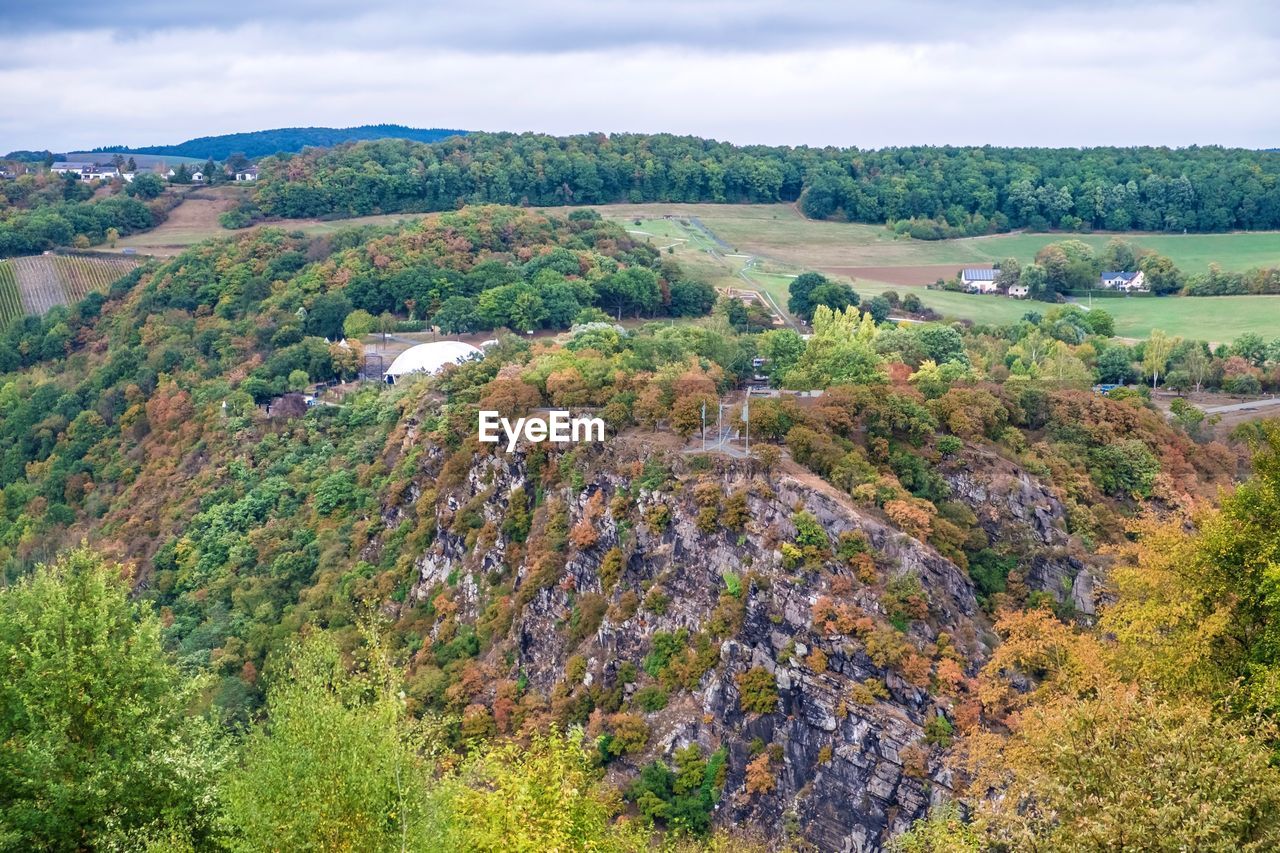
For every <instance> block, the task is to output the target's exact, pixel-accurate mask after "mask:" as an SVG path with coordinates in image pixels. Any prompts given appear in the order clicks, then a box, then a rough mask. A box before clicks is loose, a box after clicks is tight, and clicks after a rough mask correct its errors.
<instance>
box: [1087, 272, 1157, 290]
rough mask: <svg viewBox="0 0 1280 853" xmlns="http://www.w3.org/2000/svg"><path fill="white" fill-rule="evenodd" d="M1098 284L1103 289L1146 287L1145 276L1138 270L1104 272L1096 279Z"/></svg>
mask: <svg viewBox="0 0 1280 853" xmlns="http://www.w3.org/2000/svg"><path fill="white" fill-rule="evenodd" d="M1098 285H1099V286H1100V287H1102V288H1103V289H1105V290H1123V291H1126V292H1132V291H1141V290H1146V289H1147V281H1146V276H1144V275H1143V274H1142V272H1141V271H1139V272H1116V271H1110V272H1104V273H1103V274H1102V277H1101V278H1099V279H1098Z"/></svg>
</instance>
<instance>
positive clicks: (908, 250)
mask: <svg viewBox="0 0 1280 853" xmlns="http://www.w3.org/2000/svg"><path fill="white" fill-rule="evenodd" d="M597 209H598V210H599V211H600V212H601V214H602V215H604V216H607V217H608V218H610V219H614V220H616V221H618V222H622V223H624V224H626V223H632V222H634V220H635V219H637V218H639V219H641V220H643V221H644V222H645V226H644V230H648V225H649V224H650V223H652V222H655V221H663V220H661V217H662V216H664V215H666V214H675V215H677V216H680V217H682V218H689V217H697V218H698V219H699V220H700V221H701V222H702V223H703V224H704V225H706V226H707V227H708V228H710V229H711V230H712V231H713V232H714V233H715V234H716V236H718V237H720V238H721V239H722V240H724V241H725V242H727V243H729V244H730V245H732V246H734V247H735V248H737V249H738V250H739V251H743V252H749V253H751V254H755V255H763V256H766V257H769V258H773V259H776V260H779V261H785V262H787V263H791V264H796V265H799V266H805V267H810V268H816V269H827V268H833V267H835V268H838V267H878V266H904V267H908V266H925V265H932V264H955V265H956V266H957V267H959V266H962V265H964V264H990V263H992V262H994V261H999V260H1002V259H1004V258H1009V257H1013V258H1018V259H1019V260H1021V261H1024V262H1025V261H1030V260H1031V259H1032V258H1034V257H1035V254H1036V252H1037V251H1039V250H1040V248H1041V247H1043V246H1044V245H1045V244H1046V243H1052V242H1055V241H1058V240H1065V239H1079V240H1083V241H1084V242H1086V243H1088V244H1090V245H1091V246H1094V247H1095V248H1097V249H1101V248H1102V247H1103V246H1105V245H1106V244H1107V242H1108V241H1109V240H1111V239H1112V238H1113V237H1115V236H1122V237H1124V239H1126V240H1129V241H1131V242H1133V243H1135V244H1137V245H1138V246H1142V247H1145V248H1149V249H1152V250H1154V251H1156V252H1159V253H1160V254H1163V255H1168V256H1169V257H1170V258H1171V259H1172V260H1173V262H1174V263H1175V264H1177V265H1178V266H1179V267H1181V268H1182V269H1183V270H1184V271H1186V272H1189V273H1195V272H1204V271H1206V270H1207V269H1208V268H1209V264H1211V263H1217V264H1219V265H1221V266H1222V268H1223V269H1226V270H1244V269H1249V268H1252V267H1259V266H1277V265H1280V232H1275V231H1265V232H1251V233H1233V234H1149V233H1127V234H1122V235H1113V234H1084V235H1079V234H1063V233H1059V234H1001V235H996V236H992V237H973V238H966V239H962V240H912V239H910V238H905V237H895V236H894V235H893V233H892V232H891V231H889V230H888V229H886V228H884V227H883V226H879V225H857V224H853V223H845V222H815V221H813V220H810V219H804V218H803V217H801V216H800V215H799V214H798V213H797V212H796V211H795V210H794V208H792V207H791V206H790V205H785V204H765V205H735V204H636V205H605V206H602V207H599V208H597ZM628 227H631V228H638V227H641V226H635V225H631V224H628Z"/></svg>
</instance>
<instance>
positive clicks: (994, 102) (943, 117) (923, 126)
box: [0, 0, 1280, 150]
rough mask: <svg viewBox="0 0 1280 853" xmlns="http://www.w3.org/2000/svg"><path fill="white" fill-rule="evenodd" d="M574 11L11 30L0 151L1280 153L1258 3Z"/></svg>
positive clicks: (1277, 63) (1268, 14) (577, 4)
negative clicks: (584, 135) (294, 144)
mask: <svg viewBox="0 0 1280 853" xmlns="http://www.w3.org/2000/svg"><path fill="white" fill-rule="evenodd" d="M582 2H583V0H568V2H567V3H561V4H559V6H558V8H560V9H562V10H564V9H567V10H568V13H567V14H569V17H568V18H565V19H543V18H541V17H539V16H537V15H533V16H531V15H530V14H528V12H527V9H528V7H525V6H520V7H512V9H511V10H510V16H509V19H506V20H505V22H504V21H494V20H493V19H489V20H481V19H480V18H479V16H478V15H476V14H474V12H473V13H472V14H470V15H464V14H461V13H459V12H457V11H452V12H450V11H447V10H448V9H453V10H457V9H459V8H466V9H470V10H475V9H483V8H488V7H492V6H493V5H494V4H493V3H492V2H490V0H481V2H478V3H475V4H471V5H469V6H466V7H459V6H458V5H457V4H451V5H449V6H447V7H438V8H436V9H435V10H434V11H431V10H428V11H426V12H423V13H421V14H420V15H417V16H415V15H414V14H413V13H412V12H401V13H400V14H399V15H387V14H382V13H377V12H375V13H365V14H361V15H359V16H358V17H354V18H344V17H341V16H339V15H337V14H336V13H335V12H334V11H332V10H330V11H329V12H327V13H325V14H317V15H312V16H308V15H306V14H305V13H301V12H297V13H296V14H293V15H292V16H290V15H285V14H284V13H285V12H296V10H289V9H287V8H284V7H280V6H279V4H277V5H276V6H275V7H272V9H271V10H268V11H273V10H274V11H273V14H267V13H263V14H260V15H259V16H258V17H257V18H255V19H254V20H251V21H248V22H245V23H241V24H237V25H235V26H234V27H230V28H228V27H225V26H221V27H215V26H186V25H182V24H180V23H176V22H173V21H170V20H168V19H166V18H163V17H162V16H158V17H156V18H155V19H153V22H155V23H158V24H160V25H162V26H157V27H156V28H153V29H143V30H136V29H130V28H128V27H121V28H117V29H114V30H108V29H87V30H82V31H74V30H72V31H66V30H41V29H33V28H28V29H26V30H19V31H18V32H16V33H13V32H11V33H10V34H9V35H7V36H5V35H0V57H3V59H2V60H0V91H4V92H5V93H6V98H5V99H4V101H3V104H0V149H3V150H9V149H12V148H33V147H34V148H46V147H48V148H54V149H61V150H71V149H74V148H79V147H90V146H95V145H103V144H118V143H123V144H130V145H147V144H160V143H167V142H178V141H181V140H183V139H186V138H189V137H192V136H201V135H208V134H215V133H224V132H232V131H242V130H252V129H258V128H264V127H281V126H290V125H338V126H346V125H354V124H363V123H376V122H399V123H404V124H412V125H417V126H437V127H461V128H467V129H480V130H537V131H547V132H553V133H573V132H583V131H589V130H604V131H669V132H673V133H690V134H697V135H702V136H712V137H717V138H721V139H730V140H733V141H735V142H744V143H752V142H759V143H773V144H817V145H823V144H832V145H858V146H863V147H871V146H881V145H890V144H910V143H954V144H983V143H991V144H1035V145H1103V144H1138V143H1144V144H1168V145H1186V144H1193V143H1200V144H1206V143H1219V144H1228V145H1244V146H1254V147H1271V146H1275V145H1280V141H1278V140H1280V133H1278V132H1277V131H1278V130H1280V122H1278V121H1277V119H1276V117H1275V114H1274V111H1273V110H1270V109H1268V108H1267V107H1266V105H1267V104H1274V103H1278V102H1280V52H1278V51H1277V50H1276V47H1277V44H1276V41H1277V37H1276V34H1275V33H1274V32H1273V31H1274V30H1276V23H1277V22H1276V17H1277V16H1276V13H1274V12H1272V11H1271V10H1270V9H1269V7H1267V6H1265V5H1262V4H1254V3H1247V2H1245V3H1236V4H1226V5H1208V4H1205V5H1200V4H1187V3H1172V4H1168V5H1160V6H1152V5H1150V4H1148V5H1143V6H1138V7H1133V8H1130V9H1128V10H1124V11H1111V10H1107V9H1106V7H1105V6H1101V5H1099V4H1084V5H1080V4H1060V5H1058V6H1056V7H1052V8H1049V9H1048V11H1041V12H1038V13H1036V14H1027V13H1025V11H1024V12H1022V13H1017V14H1008V15H1005V14H1001V13H999V10H998V9H994V8H991V7H988V11H982V8H983V7H982V6H981V4H979V5H978V6H976V7H975V6H971V7H970V11H969V12H965V13H951V12H949V11H948V10H950V9H952V8H953V7H952V6H937V5H934V4H931V3H927V2H917V3H914V4H912V5H910V6H908V7H906V8H907V11H908V13H911V14H915V15H916V16H917V17H918V18H919V19H920V20H919V24H920V25H919V26H918V27H917V28H916V29H917V32H916V33H915V34H913V33H912V32H911V31H910V28H909V27H907V26H906V23H907V21H906V19H905V18H904V17H903V13H902V12H900V11H899V12H889V11H886V12H885V13H884V14H883V15H881V16H879V17H877V16H876V15H872V14H870V13H867V12H865V11H863V12H862V13H859V14H849V13H846V14H843V15H837V16H835V17H833V18H831V19H830V21H829V22H827V21H826V19H824V18H823V15H824V14H825V13H824V11H823V10H822V9H821V8H820V7H816V6H812V5H809V4H806V3H803V2H801V3H791V4H769V3H763V2H752V3H747V4H734V5H732V6H729V5H725V4H723V3H721V2H719V0H718V1H717V2H716V3H713V4H710V5H707V4H703V5H702V6H699V5H698V4H680V5H676V4H674V3H667V2H657V3H654V4H647V5H645V6H644V7H643V9H644V11H645V15H646V18H645V20H644V21H643V22H637V19H636V13H635V10H636V9H637V8H641V7H640V4H626V5H625V6H618V7H617V10H619V11H617V14H616V15H615V17H614V19H613V26H612V27H606V26H605V24H607V23H608V22H609V20H610V19H609V18H608V14H607V13H612V12H613V11H614V6H613V4H608V3H604V4H594V5H593V7H592V8H593V9H595V10H596V12H597V14H595V15H594V16H593V15H590V14H588V13H587V12H586V11H584V9H585V7H583V6H582ZM602 8H603V9H606V10H607V13H605V14H601V13H600V9H602ZM860 8H864V7H860ZM886 8H887V9H888V8H890V7H886ZM892 8H899V7H892ZM734 9H737V10H738V11H737V12H734V11H733V10H734ZM974 9H977V10H978V11H973V10H974ZM682 10H683V11H682ZM575 12H576V13H577V14H578V22H577V23H573V18H572V14H573V13H575ZM663 15H667V16H669V20H668V21H667V23H665V24H664V23H663V19H662V16H663ZM653 16H656V17H653ZM926 18H927V20H926ZM186 20H207V18H198V17H197V18H188V19H186ZM565 21H568V23H566V22H565ZM824 22H826V23H827V24H828V25H827V26H825V27H824V26H823V25H824ZM771 23H772V24H773V25H774V27H775V29H776V33H773V32H771V31H770V29H769V27H770V24H771ZM486 26H488V27H489V29H490V31H491V32H492V33H493V34H494V38H493V39H492V40H491V41H490V42H483V40H482V35H483V30H484V28H485V27H486ZM628 27H630V28H632V29H631V30H628ZM539 33H541V34H542V35H541V37H540V38H541V41H539V40H538V38H536V37H538V35H539ZM699 33H702V35H701V36H699V35H698V34H699ZM753 35H754V41H753V40H752V38H750V36H753ZM774 35H776V36H777V37H776V38H774V37H773V36H774ZM517 36H518V37H517Z"/></svg>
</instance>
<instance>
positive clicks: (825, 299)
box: [805, 281, 861, 320]
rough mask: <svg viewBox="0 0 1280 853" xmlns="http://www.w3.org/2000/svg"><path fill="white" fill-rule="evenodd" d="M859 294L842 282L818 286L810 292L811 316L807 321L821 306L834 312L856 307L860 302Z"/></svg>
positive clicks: (809, 318) (829, 282) (807, 318)
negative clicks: (813, 310)
mask: <svg viewBox="0 0 1280 853" xmlns="http://www.w3.org/2000/svg"><path fill="white" fill-rule="evenodd" d="M860 301H861V300H860V298H859V297H858V294H857V293H855V292H854V289H853V288H852V287H850V286H849V285H847V284H845V283H844V282H842V281H828V282H824V283H823V284H820V285H818V286H817V287H815V288H814V289H813V290H811V291H809V308H810V316H808V317H806V318H805V319H806V320H811V319H812V309H814V308H817V307H818V306H819V305H825V306H827V307H828V308H830V309H831V310H833V311H837V310H841V309H844V308H850V307H853V306H856V305H857V304H858V303H859V302H860Z"/></svg>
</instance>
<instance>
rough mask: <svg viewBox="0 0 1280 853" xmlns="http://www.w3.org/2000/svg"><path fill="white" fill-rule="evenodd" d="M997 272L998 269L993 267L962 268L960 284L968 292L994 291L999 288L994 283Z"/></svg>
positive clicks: (998, 272)
mask: <svg viewBox="0 0 1280 853" xmlns="http://www.w3.org/2000/svg"><path fill="white" fill-rule="evenodd" d="M999 274H1000V271H999V270H993V269H976V268H969V269H962V270H960V286H961V287H963V288H964V289H965V290H967V291H969V292H970V293H995V292H997V291H998V290H1000V287H999V286H998V285H997V284H996V276H998V275H999Z"/></svg>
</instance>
